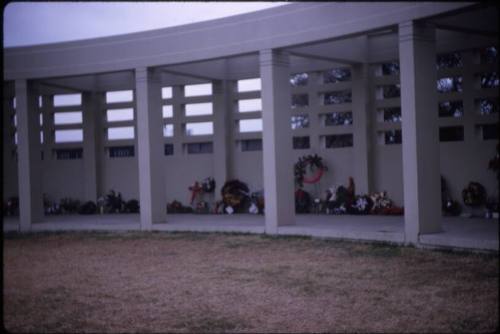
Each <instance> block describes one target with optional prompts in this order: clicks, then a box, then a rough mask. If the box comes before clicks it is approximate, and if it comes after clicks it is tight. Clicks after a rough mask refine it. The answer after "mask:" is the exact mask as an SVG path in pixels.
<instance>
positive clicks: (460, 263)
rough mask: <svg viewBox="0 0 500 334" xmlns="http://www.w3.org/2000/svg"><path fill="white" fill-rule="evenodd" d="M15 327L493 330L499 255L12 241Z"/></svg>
mask: <svg viewBox="0 0 500 334" xmlns="http://www.w3.org/2000/svg"><path fill="white" fill-rule="evenodd" d="M3 251H4V252H3V263H4V265H3V266H4V267H3V270H4V272H3V275H4V277H3V278H4V286H3V298H4V299H3V306H4V307H3V312H4V313H3V316H4V326H5V327H6V328H7V329H8V330H9V331H11V332H37V333H39V332H189V333H191V332H231V333H232V332H253V333H254V332H286V333H290V332H370V333H372V332H419V333H422V332H440V333H441V332H475V333H476V332H493V331H495V330H496V329H498V306H499V305H498V298H499V297H498V292H499V290H498V284H499V283H498V276H499V262H498V255H484V254H483V255H480V254H472V253H452V252H438V251H430V250H421V249H415V248H407V247H394V246H389V245H384V244H362V243H351V242H342V241H331V240H330V241H326V240H318V239H309V238H294V237H281V238H273V237H266V236H255V235H253V236H252V235H228V234H199V233H140V232H127V233H81V232H80V233H57V234H54V233H52V234H32V235H17V234H11V235H6V236H5V237H4V249H3Z"/></svg>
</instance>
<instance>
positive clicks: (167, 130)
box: [163, 124, 174, 137]
mask: <svg viewBox="0 0 500 334" xmlns="http://www.w3.org/2000/svg"><path fill="white" fill-rule="evenodd" d="M173 136H174V125H173V124H165V125H163V137H173Z"/></svg>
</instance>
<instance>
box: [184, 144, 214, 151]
mask: <svg viewBox="0 0 500 334" xmlns="http://www.w3.org/2000/svg"><path fill="white" fill-rule="evenodd" d="M186 147H187V153H188V154H202V153H212V152H213V145H212V143H211V142H206V143H189V144H186Z"/></svg>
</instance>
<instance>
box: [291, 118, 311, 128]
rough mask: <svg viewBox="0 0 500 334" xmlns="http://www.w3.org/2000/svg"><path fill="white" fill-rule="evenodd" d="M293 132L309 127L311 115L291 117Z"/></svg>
mask: <svg viewBox="0 0 500 334" xmlns="http://www.w3.org/2000/svg"><path fill="white" fill-rule="evenodd" d="M290 123H291V125H292V130H295V129H305V128H308V127H309V115H295V116H292V117H291V122H290Z"/></svg>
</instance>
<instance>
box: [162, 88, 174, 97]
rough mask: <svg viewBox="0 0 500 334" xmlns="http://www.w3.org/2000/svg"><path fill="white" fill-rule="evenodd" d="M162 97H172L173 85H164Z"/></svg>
mask: <svg viewBox="0 0 500 334" xmlns="http://www.w3.org/2000/svg"><path fill="white" fill-rule="evenodd" d="M161 98H162V99H171V98H172V87H162V88H161Z"/></svg>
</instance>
